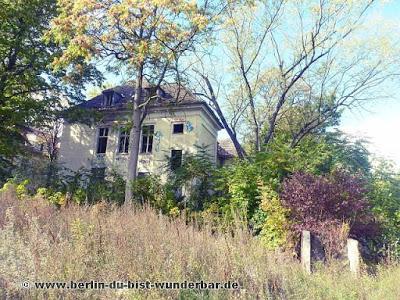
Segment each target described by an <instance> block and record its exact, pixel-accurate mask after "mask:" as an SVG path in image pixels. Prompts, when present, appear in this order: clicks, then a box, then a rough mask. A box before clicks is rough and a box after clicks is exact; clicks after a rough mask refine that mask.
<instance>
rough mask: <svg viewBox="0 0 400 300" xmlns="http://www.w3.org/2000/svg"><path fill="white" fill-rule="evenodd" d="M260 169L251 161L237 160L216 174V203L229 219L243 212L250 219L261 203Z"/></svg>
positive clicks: (245, 217)
mask: <svg viewBox="0 0 400 300" xmlns="http://www.w3.org/2000/svg"><path fill="white" fill-rule="evenodd" d="M259 173H260V172H259V169H258V168H257V166H256V165H255V164H253V163H250V162H249V161H235V162H233V163H232V164H230V165H228V166H227V167H223V168H221V169H219V170H218V171H217V174H216V179H215V181H216V190H217V195H216V196H215V198H214V199H215V200H214V201H216V203H217V204H218V206H219V208H220V211H221V213H222V214H223V215H224V216H225V217H226V218H228V219H233V217H234V216H235V215H236V214H238V213H239V214H241V215H242V216H243V217H244V219H246V220H249V219H250V218H251V217H252V216H253V214H254V213H255V211H256V209H257V208H258V205H259V202H260V201H259V196H260V194H259V190H258V186H257V181H258V179H259Z"/></svg>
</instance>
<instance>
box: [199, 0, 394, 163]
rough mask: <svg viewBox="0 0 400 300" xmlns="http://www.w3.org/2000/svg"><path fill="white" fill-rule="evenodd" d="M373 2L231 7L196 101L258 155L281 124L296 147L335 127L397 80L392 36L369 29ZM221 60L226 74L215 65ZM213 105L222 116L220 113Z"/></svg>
mask: <svg viewBox="0 0 400 300" xmlns="http://www.w3.org/2000/svg"><path fill="white" fill-rule="evenodd" d="M377 2H378V1H375V0H363V1H346V0H312V1H302V0H300V1H284V0H273V1H264V0H259V1H243V2H240V3H239V4H238V3H235V2H233V3H231V2H230V3H229V4H228V5H227V9H226V14H225V15H224V16H225V19H224V20H225V22H224V23H223V27H222V28H221V31H220V32H221V34H220V35H219V36H218V41H219V43H220V45H221V46H220V47H218V50H216V51H214V52H212V53H211V54H210V57H209V58H208V60H207V62H203V64H202V66H209V65H211V66H216V67H215V69H216V70H217V74H215V72H214V74H213V70H210V68H207V67H204V68H202V70H201V72H199V73H200V76H199V77H200V78H199V79H198V80H197V82H198V83H200V85H199V89H200V91H199V94H204V95H206V96H208V99H209V100H210V101H211V102H212V103H214V106H215V107H216V112H217V113H218V114H219V116H220V118H221V119H227V122H225V123H224V126H225V128H226V130H227V131H228V134H229V135H230V136H231V138H232V140H233V142H234V143H235V144H236V141H237V139H238V136H239V135H241V136H242V137H246V138H247V139H248V137H249V136H251V140H252V149H253V150H254V151H256V152H259V151H260V150H262V149H265V148H266V147H268V145H269V144H270V143H271V141H272V139H273V137H274V135H275V133H276V131H277V130H279V127H280V126H281V125H282V123H286V124H290V125H291V126H290V127H289V128H288V129H290V131H289V132H290V135H291V141H290V145H291V147H296V146H297V145H298V143H299V142H300V141H301V140H302V139H303V138H304V137H305V136H307V135H308V134H310V133H313V132H318V130H319V129H320V128H321V127H323V126H324V125H326V124H327V123H331V124H335V123H337V121H338V120H339V117H340V113H341V112H342V111H343V109H352V108H355V107H361V106H362V105H363V104H364V103H366V102H367V101H369V100H376V99H378V98H379V97H381V96H384V95H383V93H381V91H382V90H379V89H377V87H378V86H382V84H383V83H384V82H386V81H387V80H390V79H391V78H393V77H394V76H396V75H397V66H398V60H397V54H396V43H397V41H398V34H397V33H396V32H384V33H383V34H382V32H380V33H376V32H375V31H374V30H372V29H371V28H368V27H367V24H366V22H367V21H368V18H367V17H368V14H369V12H370V11H371V10H372V9H373V7H374V5H376V3H377ZM382 26H383V24H380V28H381V27H382ZM367 30H369V34H366V31H367ZM389 36H390V37H393V40H392V41H389V38H388V37H389ZM222 55H223V56H224V60H223V61H224V63H225V64H226V62H227V61H228V62H229V63H228V64H227V65H228V66H227V67H226V66H222V65H219V64H218V61H217V60H221V56H222ZM210 61H211V62H210ZM221 70H222V71H221ZM202 81H203V84H202V85H201V82H202ZM197 82H196V83H197ZM221 86H223V88H221V89H220V87H221ZM224 87H225V88H224ZM211 88H212V89H211ZM213 91H220V97H219V99H217V98H213V97H210V95H213V94H214V95H215V94H216V93H213ZM217 101H218V102H220V103H219V105H218V106H221V103H223V104H225V107H227V109H226V110H225V111H222V110H221V111H219V110H218V106H217V105H215V103H216V102H217ZM229 119H230V120H229ZM231 133H233V134H231ZM236 148H237V150H238V155H239V157H241V154H240V147H236ZM242 148H243V147H242Z"/></svg>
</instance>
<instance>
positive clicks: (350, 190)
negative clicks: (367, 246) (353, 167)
mask: <svg viewBox="0 0 400 300" xmlns="http://www.w3.org/2000/svg"><path fill="white" fill-rule="evenodd" d="M280 196H281V199H282V203H283V205H284V206H285V207H286V208H288V209H289V210H290V218H291V220H292V222H293V224H292V226H291V227H292V229H293V231H294V232H295V233H300V232H301V230H310V231H311V232H313V233H315V234H317V235H318V236H320V237H321V238H322V239H323V242H325V246H328V245H331V248H332V247H333V245H334V244H335V241H337V242H338V243H340V242H341V241H340V239H339V238H340V237H339V236H338V235H332V232H341V231H342V229H341V228H346V226H348V228H349V230H348V231H349V236H351V237H354V238H357V239H365V238H367V239H371V238H373V237H375V236H376V234H377V229H378V228H377V224H376V223H375V222H374V217H373V214H372V212H371V207H370V204H369V201H368V199H367V197H366V196H367V189H366V183H365V182H363V181H362V180H360V179H359V178H356V177H354V176H351V175H349V174H348V173H346V172H343V171H336V172H334V173H333V174H331V175H326V176H316V175H312V174H306V173H300V172H298V173H295V174H293V175H292V176H290V177H289V178H287V179H286V180H285V181H284V183H283V187H282V192H281V194H280ZM344 224H346V225H345V226H344ZM343 226H344V227H343ZM328 250H329V249H328ZM330 250H332V249H330ZM331 252H335V251H333V250H332V251H331Z"/></svg>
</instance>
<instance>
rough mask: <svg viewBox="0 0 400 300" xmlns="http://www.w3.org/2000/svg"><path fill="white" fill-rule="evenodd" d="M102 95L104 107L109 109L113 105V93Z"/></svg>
mask: <svg viewBox="0 0 400 300" xmlns="http://www.w3.org/2000/svg"><path fill="white" fill-rule="evenodd" d="M103 95H104V106H105V107H110V106H112V105H113V104H114V92H112V91H111V92H106V93H103Z"/></svg>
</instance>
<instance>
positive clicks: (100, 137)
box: [96, 126, 110, 155]
mask: <svg viewBox="0 0 400 300" xmlns="http://www.w3.org/2000/svg"><path fill="white" fill-rule="evenodd" d="M102 130H104V131H103V135H102V134H101V131H102ZM104 133H105V134H104ZM109 133H110V127H107V126H104V127H99V128H98V130H97V141H96V154H97V155H105V154H106V153H107V144H108V137H109ZM100 139H105V146H104V152H99V147H100Z"/></svg>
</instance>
